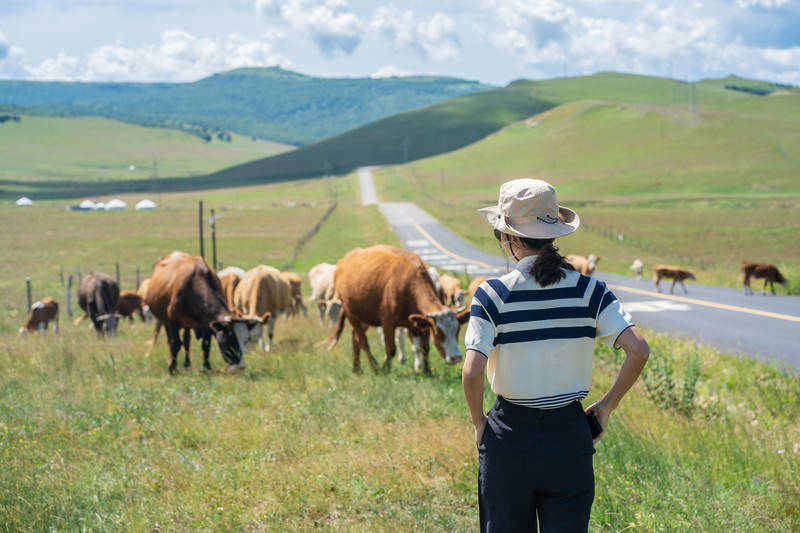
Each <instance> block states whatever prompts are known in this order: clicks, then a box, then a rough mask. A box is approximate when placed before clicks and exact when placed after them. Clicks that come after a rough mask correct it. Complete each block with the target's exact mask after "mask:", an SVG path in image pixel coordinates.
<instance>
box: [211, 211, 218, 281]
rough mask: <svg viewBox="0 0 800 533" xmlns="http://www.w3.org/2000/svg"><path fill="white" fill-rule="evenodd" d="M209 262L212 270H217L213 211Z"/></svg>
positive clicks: (215, 223) (215, 222)
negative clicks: (212, 267)
mask: <svg viewBox="0 0 800 533" xmlns="http://www.w3.org/2000/svg"><path fill="white" fill-rule="evenodd" d="M211 258H212V259H211V261H212V263H213V265H214V270H216V269H217V219H216V217H215V216H214V210H213V209H212V210H211Z"/></svg>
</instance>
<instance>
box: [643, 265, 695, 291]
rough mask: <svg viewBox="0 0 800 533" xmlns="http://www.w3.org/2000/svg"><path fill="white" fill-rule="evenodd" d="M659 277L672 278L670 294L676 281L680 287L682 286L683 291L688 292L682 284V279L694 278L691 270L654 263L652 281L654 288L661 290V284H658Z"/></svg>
mask: <svg viewBox="0 0 800 533" xmlns="http://www.w3.org/2000/svg"><path fill="white" fill-rule="evenodd" d="M661 278H669V279H671V280H672V286H671V287H670V288H669V293H670V294H672V290H673V289H674V288H675V284H676V283H680V284H681V287H683V293H684V294H688V291H687V290H686V285H684V284H683V281H684V280H687V279H691V280H694V279H695V278H694V274H693V273H692V271H691V270H686V269H683V268H681V267H676V266H671V265H656V266H654V267H653V283H655V285H656V290H657V291H658V292H661V286H660V285H659V283H660V282H661Z"/></svg>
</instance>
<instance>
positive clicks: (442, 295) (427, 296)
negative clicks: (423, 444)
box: [20, 245, 787, 373]
mask: <svg viewBox="0 0 800 533" xmlns="http://www.w3.org/2000/svg"><path fill="white" fill-rule="evenodd" d="M567 261H568V262H569V263H570V264H571V265H572V266H573V267H574V269H575V270H577V271H578V272H580V273H582V274H585V275H592V274H593V273H594V270H595V268H596V265H597V262H598V261H599V258H598V257H597V256H596V255H594V254H592V255H589V256H588V257H584V256H577V255H568V256H567ZM630 268H631V270H633V271H634V272H635V273H636V275H637V279H641V277H642V271H643V268H644V265H643V264H642V262H641V261H640V260H639V259H637V260H636V261H634V263H633V264H632V265H631V267H630ZM664 278H667V279H672V280H673V281H672V287H671V288H670V292H672V290H673V289H674V288H675V284H676V283H680V284H681V287H682V288H683V290H684V292H686V287H685V285H684V284H683V281H684V280H686V279H690V280H694V279H695V277H694V274H693V273H692V272H691V271H689V270H685V269H682V268H679V267H674V266H669V265H655V266H654V268H653V282H654V284H655V286H656V289H657V290H659V291H660V287H659V282H660V280H661V279H664ZM308 279H309V283H310V285H311V297H310V300H311V301H313V302H314V303H315V304H316V306H317V310H318V313H319V320H320V323H321V324H326V323H327V324H329V325H331V326H332V327H333V331H332V333H331V335H330V337H329V339H328V342H329V349H332V348H333V346H335V344H336V343H337V342H338V340H339V337H340V336H341V334H342V331H343V329H344V325H345V321H347V322H349V323H350V325H351V327H352V347H353V371H354V372H357V373H358V372H361V363H360V352H361V351H364V352H365V353H366V356H367V361H368V362H369V364H370V366H371V367H372V369H373V370H376V371H377V370H378V363H377V361H376V360H375V358H374V357H373V356H372V352H371V350H370V347H369V343H368V341H367V336H366V330H367V329H368V328H369V327H377V328H379V331H380V338H381V341H382V343H383V345H384V348H385V352H386V356H385V359H384V361H383V368H384V369H385V370H388V369H389V368H390V366H391V363H392V360H393V358H394V357H395V355H398V356H399V360H400V362H405V360H406V355H405V349H404V347H405V336H406V335H408V337H409V339H410V341H411V347H412V351H413V353H414V356H415V362H414V368H415V369H416V370H418V371H420V370H421V371H423V372H425V373H430V364H429V362H428V353H429V351H430V342H431V340H433V343H434V345H435V346H436V349H437V350H438V352H439V353H440V354H441V355H442V357H443V358H444V360H445V362H446V363H448V364H456V363H457V362H459V361H460V360H461V351H460V348H459V343H458V333H459V329H460V327H461V325H462V324H464V323H465V322H466V321H467V320H468V319H469V309H467V308H465V307H464V304H465V302H469V301H470V300H471V298H472V294H473V293H474V292H475V290H476V289H477V287H478V285H480V283H482V282H483V281H485V280H486V279H488V278H486V277H478V278H475V279H473V280H471V283H470V284H469V287H468V289H467V290H464V289H463V287H462V284H461V281H460V280H459V279H458V278H456V277H454V276H451V275H449V274H441V275H440V273H439V272H438V271H437V270H436V269H435V268H434V267H426V266H425V264H424V263H423V262H422V260H421V259H420V257H419V256H418V255H417V254H415V253H413V252H409V251H406V250H402V249H399V248H394V247H391V246H386V245H376V246H372V247H370V248H356V249H354V250H351V251H350V252H348V253H347V254H345V256H344V257H342V259H340V260H339V262H338V263H337V264H335V265H334V264H330V263H322V264H319V265H316V266H315V267H313V268H312V269H311V270H310V271H309V273H308ZM752 279H764V289H763V291H762V293H764V294H765V293H766V287H767V284H768V283H769V284H770V287H771V289H772V293H773V294H775V289H774V283H780V284H782V285H784V286H787V280H786V278H785V277H784V276H783V275H782V274H781V273H780V272H779V271H778V269H777V267H775V265H772V264H768V263H754V262H749V261H743V262H742V263H741V277H740V280H741V281H742V282H743V283H744V287H745V294H753V290H752V288H751V287H750V282H751V280H752ZM78 304H79V305H80V307H81V309H82V310H83V311H84V315H83V316H82V317H81V318H79V319H78V320H76V322H75V323H76V324H79V323H80V322H82V321H83V320H85V319H86V318H88V319H90V321H91V324H92V326H93V327H94V329H95V330H96V331H97V333H98V335H100V336H105V335H113V334H114V333H115V332H116V328H117V324H118V322H119V320H120V319H122V318H129V319H130V320H133V316H134V314H138V316H139V317H140V319H141V320H142V321H148V320H151V319H152V320H155V327H154V330H153V339H152V341H151V342H152V343H155V341H156V340H157V338H158V335H159V332H160V330H161V328H163V329H164V330H165V331H166V335H167V344H168V346H169V351H170V365H169V371H170V372H171V373H174V372H175V371H176V369H177V362H178V354H179V352H180V350H181V348H183V349H184V351H185V356H184V362H183V365H184V367H188V366H190V364H191V363H190V359H189V347H190V339H191V334H192V332H194V335H195V338H196V339H199V340H200V341H201V346H202V350H203V365H204V367H205V368H206V369H209V368H210V364H209V351H210V348H211V337H212V336H213V337H214V338H215V339H216V342H217V345H218V346H219V350H220V353H221V354H222V357H223V359H224V360H225V362H226V363H228V365H230V366H231V367H239V368H244V367H245V362H244V354H245V345H247V344H248V342H250V341H251V340H252V341H257V342H258V344H259V346H261V347H262V348H263V349H264V350H266V351H269V350H270V348H271V346H272V342H273V335H274V332H275V326H276V323H277V321H278V319H279V318H280V317H281V316H286V317H290V316H294V315H297V314H299V313H301V312H302V313H303V314H304V315H305V316H306V317H308V311H307V309H306V307H305V304H304V302H303V296H302V281H301V278H300V276H298V275H297V274H295V273H293V272H281V271H279V270H278V269H276V268H274V267H271V266H266V265H258V266H256V267H255V268H252V269H250V270H249V271H245V270H243V269H241V268H237V267H228V268H225V269H223V270H221V271H220V272H219V273H217V272H215V271H214V269H212V268H211V267H210V266H209V265H208V264H207V263H206V262H205V260H204V259H203V258H201V257H197V256H191V255H189V254H187V253H184V252H178V251H175V252H172V253H171V254H169V255H167V256H165V257H161V258H160V259H158V260H157V261H156V262H155V264H154V265H153V271H152V274H151V276H150V277H149V278H147V279H146V280H144V281H143V282H142V283H141V285H140V286H139V288H138V290H136V291H130V290H129V291H120V289H119V284H118V283H117V281H116V279H114V278H113V277H111V276H109V275H107V274H103V273H93V274H89V275H87V276H85V277H84V278H83V279H82V280H81V283H80V286H79V289H78ZM50 322H53V323H54V327H55V331H56V332H58V302H57V301H56V300H54V299H53V298H49V297H48V298H44V299H42V300H41V301H38V302H36V303H35V304H33V306H32V307H31V310H30V313H29V315H28V318H27V321H26V322H25V324H24V326H23V327H21V328H20V333H21V334H23V333H26V332H34V331H37V330H39V331H42V333H45V332H46V331H47V326H48V324H49V323H50ZM92 326H90V327H92ZM265 330H266V336H267V340H266V342H265V340H264V334H265Z"/></svg>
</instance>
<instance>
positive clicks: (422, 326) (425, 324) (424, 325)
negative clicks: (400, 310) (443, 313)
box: [408, 313, 433, 332]
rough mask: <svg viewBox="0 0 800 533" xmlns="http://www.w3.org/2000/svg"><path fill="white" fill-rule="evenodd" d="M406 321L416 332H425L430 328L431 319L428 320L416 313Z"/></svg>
mask: <svg viewBox="0 0 800 533" xmlns="http://www.w3.org/2000/svg"><path fill="white" fill-rule="evenodd" d="M408 321H409V322H411V325H412V326H413V327H414V328H415V329H418V330H421V331H423V332H424V331H427V329H428V328H430V327H431V325H432V324H431V323H432V322H433V319H431V318H428V317H427V316H425V315H420V314H418V313H414V314H413V315H408Z"/></svg>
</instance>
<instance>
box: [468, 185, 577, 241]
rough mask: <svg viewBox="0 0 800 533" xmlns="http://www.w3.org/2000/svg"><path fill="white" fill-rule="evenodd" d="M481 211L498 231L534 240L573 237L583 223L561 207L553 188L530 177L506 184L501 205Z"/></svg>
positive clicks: (500, 200)
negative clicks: (573, 233) (570, 235)
mask: <svg viewBox="0 0 800 533" xmlns="http://www.w3.org/2000/svg"><path fill="white" fill-rule="evenodd" d="M478 212H479V213H480V214H481V215H483V218H485V219H486V222H488V223H489V225H490V226H492V227H493V228H494V229H496V230H498V231H501V232H503V233H508V234H509V235H516V236H518V237H527V238H530V239H555V238H556V237H562V236H564V235H569V234H570V233H572V232H573V231H575V230H576V229H578V226H579V225H580V223H581V219H580V217H579V216H578V214H577V213H576V212H575V211H573V210H572V209H567V208H566V207H561V206H559V205H558V199H557V198H556V190H555V189H554V188H553V186H552V185H550V184H549V183H547V182H546V181H542V180H534V179H527V178H523V179H517V180H511V181H507V182H505V183H504V184H502V185H501V186H500V196H499V198H498V200H497V205H493V206H490V207H484V208H483V209H479V210H478Z"/></svg>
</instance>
